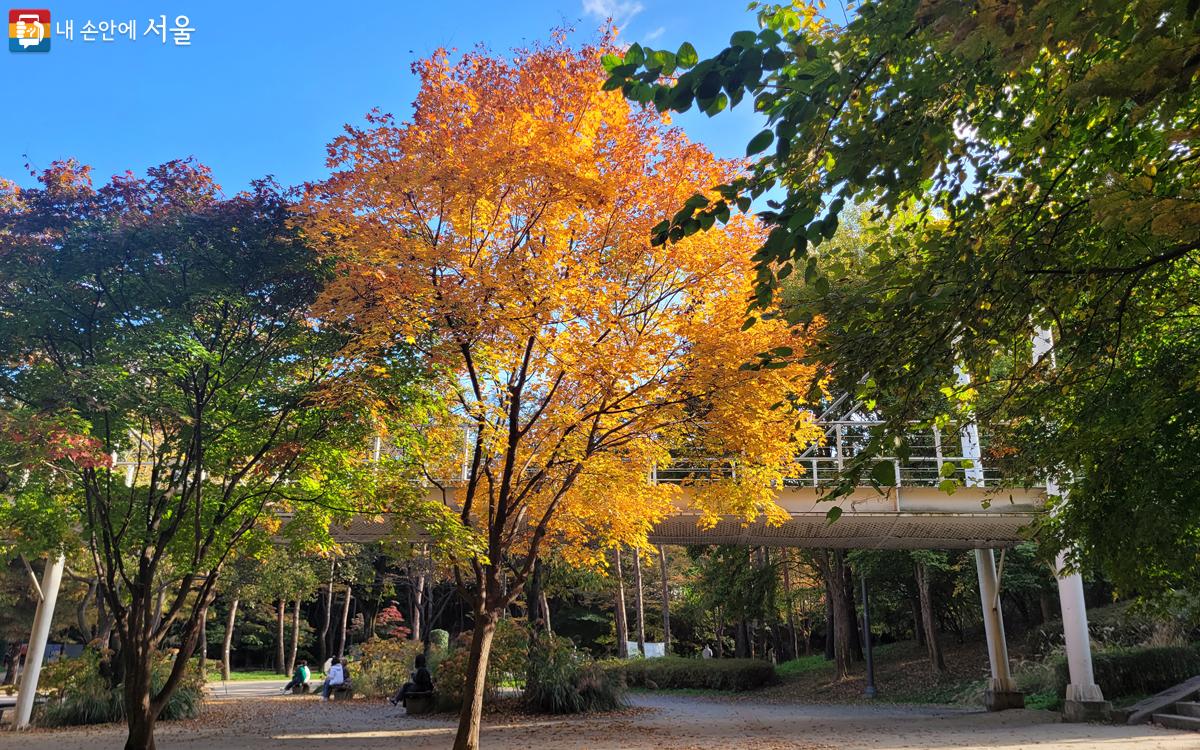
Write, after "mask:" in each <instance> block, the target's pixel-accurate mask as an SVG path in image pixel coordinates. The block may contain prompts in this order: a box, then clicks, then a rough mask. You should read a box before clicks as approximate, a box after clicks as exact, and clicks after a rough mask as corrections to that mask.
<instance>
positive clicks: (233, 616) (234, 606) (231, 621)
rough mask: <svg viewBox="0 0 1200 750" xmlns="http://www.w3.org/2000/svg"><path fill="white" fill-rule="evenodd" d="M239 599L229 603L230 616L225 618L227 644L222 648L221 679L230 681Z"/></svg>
mask: <svg viewBox="0 0 1200 750" xmlns="http://www.w3.org/2000/svg"><path fill="white" fill-rule="evenodd" d="M237 611H238V599H237V597H236V596H235V597H234V598H233V600H232V601H230V602H229V614H228V615H227V616H226V617H225V643H224V644H223V645H222V647H221V679H222V680H225V681H226V682H228V681H229V656H230V653H229V652H230V651H231V650H232V648H233V626H234V625H235V624H236V623H237Z"/></svg>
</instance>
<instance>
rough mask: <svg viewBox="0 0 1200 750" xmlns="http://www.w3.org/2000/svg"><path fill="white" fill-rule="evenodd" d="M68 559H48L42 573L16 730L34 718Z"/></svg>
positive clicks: (57, 556) (18, 701)
mask: <svg viewBox="0 0 1200 750" xmlns="http://www.w3.org/2000/svg"><path fill="white" fill-rule="evenodd" d="M66 562H67V560H66V558H65V557H63V556H62V555H61V554H59V555H55V556H53V557H51V558H49V559H47V560H46V570H45V572H44V573H42V583H41V587H40V588H41V591H40V592H39V593H40V598H39V600H38V605H37V610H36V611H35V612H34V615H33V632H32V633H31V634H30V636H29V650H28V652H27V653H26V655H25V671H24V672H22V673H21V686H20V690H19V691H18V692H17V720H16V727H17V729H25V728H27V727H28V726H29V719H30V717H32V716H33V700H34V698H35V697H36V696H37V687H38V678H39V677H41V675H42V660H43V659H44V658H46V642H47V641H49V640H50V625H51V623H52V622H53V621H54V605H55V604H57V603H58V589H59V587H60V586H61V584H62V576H63V568H64V567H65V566H66Z"/></svg>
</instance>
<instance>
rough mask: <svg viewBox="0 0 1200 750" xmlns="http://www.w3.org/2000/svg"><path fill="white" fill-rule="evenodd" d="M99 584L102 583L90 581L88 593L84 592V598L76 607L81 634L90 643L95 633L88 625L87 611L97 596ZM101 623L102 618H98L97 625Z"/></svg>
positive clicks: (76, 620)
mask: <svg viewBox="0 0 1200 750" xmlns="http://www.w3.org/2000/svg"><path fill="white" fill-rule="evenodd" d="M99 584H100V582H99V581H97V580H96V579H95V578H93V579H92V580H90V581H88V588H87V591H86V592H84V594H83V598H82V599H80V600H79V605H78V606H77V607H75V622H76V624H77V625H78V626H79V634H80V635H81V636H83V639H84V640H85V641H90V640H91V639H92V638H93V637H94V636H95V633H93V632H92V628H91V626H90V625H88V621H87V611H88V603H89V602H91V600H92V597H93V596H95V595H96V588H97V586H99ZM99 622H100V618H99V617H97V618H96V623H97V624H99Z"/></svg>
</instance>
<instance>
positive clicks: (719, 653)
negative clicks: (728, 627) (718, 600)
mask: <svg viewBox="0 0 1200 750" xmlns="http://www.w3.org/2000/svg"><path fill="white" fill-rule="evenodd" d="M724 635H725V611H724V610H723V609H721V608H720V607H717V632H716V638H717V643H716V646H717V648H716V649H715V651H716V654H715V656H716V657H717V658H718V659H721V658H724V656H725V638H724Z"/></svg>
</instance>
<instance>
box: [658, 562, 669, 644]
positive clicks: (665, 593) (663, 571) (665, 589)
mask: <svg viewBox="0 0 1200 750" xmlns="http://www.w3.org/2000/svg"><path fill="white" fill-rule="evenodd" d="M658 568H659V571H660V575H661V577H662V623H663V651H664V652H665V653H666V654H667V655H668V656H670V655H671V589H670V587H669V586H668V585H667V548H666V547H664V546H663V545H661V544H660V545H658Z"/></svg>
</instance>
